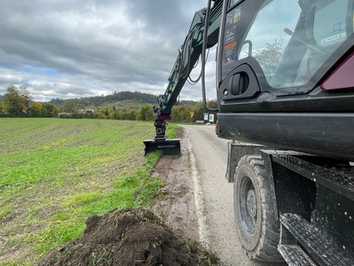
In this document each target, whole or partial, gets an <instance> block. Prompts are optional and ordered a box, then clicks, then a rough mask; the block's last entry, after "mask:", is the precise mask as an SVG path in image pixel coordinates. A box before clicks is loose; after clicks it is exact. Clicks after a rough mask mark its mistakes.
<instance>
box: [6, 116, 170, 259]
mask: <svg viewBox="0 0 354 266" xmlns="http://www.w3.org/2000/svg"><path fill="white" fill-rule="evenodd" d="M0 125H1V126H0V135H1V140H0V168H1V172H0V190H1V195H0V225H1V226H0V236H1V239H0V240H1V241H0V265H33V264H36V262H37V261H38V259H39V258H40V257H41V256H43V255H45V254H47V253H48V251H49V250H50V249H53V248H57V247H60V246H62V245H63V244H65V243H67V242H69V241H71V240H73V239H76V238H77V237H79V236H80V235H81V234H82V232H83V230H84V228H85V223H84V222H85V220H86V219H87V217H89V216H92V215H95V214H98V215H99V214H103V213H106V212H109V211H111V210H113V209H116V208H118V209H121V208H135V207H141V206H143V207H144V206H145V207H146V206H148V205H149V204H150V203H151V201H152V199H153V198H154V197H155V195H156V194H157V193H158V191H159V189H160V187H161V185H162V184H161V182H160V180H158V179H156V178H153V177H151V175H150V173H151V171H152V169H153V167H154V165H155V164H156V162H157V160H158V158H159V155H158V154H153V155H151V156H150V157H147V158H144V156H143V148H144V146H143V144H142V140H143V139H146V138H150V137H151V136H153V134H154V129H153V126H152V124H151V123H145V122H131V121H112V120H92V119H90V120H88V119H81V120H62V119H33V118H25V119H23V118H21V119H18V118H11V119H9V118H2V119H0ZM169 130H170V131H169V135H170V136H171V137H175V126H173V125H172V126H170V127H169Z"/></svg>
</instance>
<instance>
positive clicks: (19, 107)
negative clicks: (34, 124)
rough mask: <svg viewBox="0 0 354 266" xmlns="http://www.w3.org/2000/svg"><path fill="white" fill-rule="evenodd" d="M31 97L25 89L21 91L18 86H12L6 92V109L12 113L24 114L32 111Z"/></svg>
mask: <svg viewBox="0 0 354 266" xmlns="http://www.w3.org/2000/svg"><path fill="white" fill-rule="evenodd" d="M30 103H31V101H30V97H29V96H28V94H27V93H26V91H25V90H23V91H22V92H20V91H19V90H18V89H17V88H16V87H14V86H11V87H9V88H8V89H7V93H6V94H5V107H6V111H7V112H8V113H9V114H12V115H24V114H27V113H29V111H30Z"/></svg>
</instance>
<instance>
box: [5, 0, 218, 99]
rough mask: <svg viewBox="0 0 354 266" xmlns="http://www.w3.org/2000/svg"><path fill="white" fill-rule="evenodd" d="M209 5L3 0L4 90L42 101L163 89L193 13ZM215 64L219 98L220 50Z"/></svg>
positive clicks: (177, 0) (161, 0)
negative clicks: (25, 92) (22, 89)
mask: <svg viewBox="0 0 354 266" xmlns="http://www.w3.org/2000/svg"><path fill="white" fill-rule="evenodd" d="M206 3H207V1H206V0H194V1H190V0H153V1H151V0H31V1H14V0H1V2H0V28H1V42H0V95H1V94H4V93H5V91H6V88H7V87H8V86H10V85H17V86H23V87H25V88H26V89H27V90H28V91H29V93H30V94H31V95H32V98H33V99H34V100H38V101H48V100H50V99H53V98H63V99H68V98H77V97H88V96H96V95H107V94H111V93H112V92H114V91H141V92H146V93H152V94H162V93H163V92H164V91H165V88H166V86H167V79H168V77H169V74H170V70H171V68H172V66H173V64H174V62H175V59H176V56H177V50H178V48H179V47H180V46H181V44H182V43H183V41H184V38H185V36H186V33H187V31H188V29H189V26H190V23H191V21H192V18H193V14H194V12H195V11H197V10H199V9H201V8H202V7H204V6H206ZM209 61H210V62H209V63H208V65H207V87H208V90H209V91H210V92H209V95H210V97H211V98H213V97H214V96H215V50H214V51H212V52H211V53H210V56H209ZM198 70H199V69H197V70H196V71H195V72H198ZM197 75H198V73H193V74H192V76H197ZM200 95H201V89H200V85H196V86H194V87H191V86H189V85H186V86H185V88H184V89H183V91H182V96H181V98H182V99H194V100H199V99H200V97H201V96H200Z"/></svg>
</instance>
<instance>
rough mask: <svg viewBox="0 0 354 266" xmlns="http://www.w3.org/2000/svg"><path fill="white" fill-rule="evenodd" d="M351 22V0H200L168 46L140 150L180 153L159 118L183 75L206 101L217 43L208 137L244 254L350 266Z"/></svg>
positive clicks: (353, 155)
mask: <svg viewBox="0 0 354 266" xmlns="http://www.w3.org/2000/svg"><path fill="white" fill-rule="evenodd" d="M353 29H354V0H257V1H256V0H208V3H207V7H206V8H204V9H202V10H200V11H198V12H196V13H195V16H194V18H193V21H192V24H191V26H190V29H189V32H188V34H187V36H186V39H185V41H184V43H183V45H182V46H181V48H180V49H179V51H178V56H177V59H176V62H175V64H174V66H173V68H172V71H171V74H170V77H169V79H168V81H169V83H168V86H167V89H166V91H165V93H164V94H163V95H162V96H160V97H159V99H158V104H157V105H156V106H155V108H154V111H155V114H156V120H155V128H156V136H155V138H154V139H153V140H149V141H145V153H146V154H148V153H150V152H152V151H155V150H160V151H162V152H163V153H167V154H169V153H172V154H175V153H180V149H181V148H180V141H179V140H178V139H172V140H169V139H167V137H166V125H167V122H168V120H169V119H170V117H171V111H172V108H173V106H174V105H175V104H176V103H177V99H178V96H179V94H180V92H181V90H182V89H183V87H184V85H185V83H186V82H187V81H190V82H193V83H196V82H199V81H201V84H202V95H203V103H204V106H205V110H206V111H207V110H208V109H209V108H208V106H207V95H206V86H205V64H206V57H207V56H206V55H207V50H208V49H210V48H212V47H214V46H217V56H216V57H217V59H216V60H217V67H216V92H217V103H218V108H217V125H216V134H217V136H218V137H220V138H224V139H228V140H230V141H229V146H228V160H227V171H226V178H227V180H228V181H229V182H230V183H232V184H233V188H234V196H233V201H234V217H235V218H234V220H235V230H236V231H237V233H238V236H239V240H240V243H241V245H242V247H243V249H244V250H245V252H246V254H247V255H248V256H249V258H250V259H251V260H255V261H262V262H268V263H271V265H272V264H273V263H276V262H283V263H284V262H286V263H287V264H289V265H343V266H344V265H354V163H353V162H354V34H353V32H354V30H353ZM199 61H200V62H201V73H200V76H199V77H198V78H197V79H195V80H193V79H192V78H191V76H190V74H191V71H192V70H193V69H194V68H195V66H196V64H197V63H198V62H199ZM235 263H236V264H237V262H235Z"/></svg>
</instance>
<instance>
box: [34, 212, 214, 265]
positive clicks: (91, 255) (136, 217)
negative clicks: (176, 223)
mask: <svg viewBox="0 0 354 266" xmlns="http://www.w3.org/2000/svg"><path fill="white" fill-rule="evenodd" d="M86 225H87V227H86V230H85V233H84V235H83V237H82V238H81V239H79V240H77V241H75V242H73V243H71V244H69V245H67V246H66V247H64V248H62V249H60V250H58V251H54V252H52V253H50V254H49V255H48V256H47V257H46V258H45V259H44V260H43V261H42V262H41V263H40V264H39V265H42V266H44V265H51V266H52V265H75V266H78V265H121V266H123V265H124V266H125V265H168V266H170V265H171V266H174V265H176V266H177V265H217V259H216V258H215V256H213V255H211V254H209V253H208V252H207V251H205V250H204V249H203V248H202V247H200V245H198V244H196V243H190V242H187V241H185V240H183V239H181V238H178V237H176V236H175V235H174V233H173V232H172V231H171V230H170V229H169V228H168V227H167V226H166V225H165V224H164V223H162V221H161V220H160V219H159V218H157V217H156V216H155V215H154V214H153V213H152V212H150V211H148V210H142V209H139V210H123V211H115V212H112V213H109V214H106V215H104V216H102V217H98V216H94V217H91V218H89V219H88V220H87V222H86Z"/></svg>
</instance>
